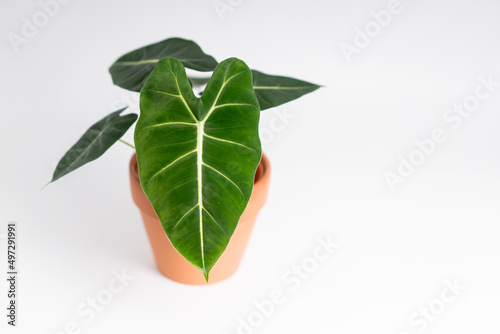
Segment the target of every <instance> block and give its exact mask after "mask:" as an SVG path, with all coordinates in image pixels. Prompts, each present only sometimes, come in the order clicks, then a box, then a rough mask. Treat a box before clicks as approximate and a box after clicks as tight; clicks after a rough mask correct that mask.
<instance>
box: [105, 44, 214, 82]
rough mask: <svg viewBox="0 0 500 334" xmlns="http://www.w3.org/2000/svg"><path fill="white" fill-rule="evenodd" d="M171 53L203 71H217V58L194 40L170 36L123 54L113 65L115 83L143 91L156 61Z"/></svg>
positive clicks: (112, 75) (188, 66)
mask: <svg viewBox="0 0 500 334" xmlns="http://www.w3.org/2000/svg"><path fill="white" fill-rule="evenodd" d="M166 57H170V58H175V59H178V60H180V61H181V62H182V63H183V64H184V66H185V67H187V68H190V69H193V70H196V71H202V72H209V71H213V70H214V69H215V67H216V66H217V61H216V60H215V59H214V58H213V57H212V56H209V55H207V54H205V53H204V52H203V51H202V50H201V48H200V47H199V46H198V45H197V44H196V43H195V42H193V41H189V40H185V39H181V38H169V39H166V40H164V41H161V42H159V43H155V44H151V45H148V46H145V47H142V48H140V49H137V50H135V51H132V52H130V53H127V54H126V55H124V56H122V57H120V58H119V59H118V60H117V61H116V62H115V63H114V64H113V65H112V66H111V67H110V69H109V73H110V74H111V77H112V78H113V83H114V84H115V85H117V86H119V87H122V88H125V89H128V90H131V91H134V92H139V91H140V90H141V88H142V86H143V85H144V83H145V82H146V80H147V79H148V77H149V75H150V74H151V72H152V71H153V69H154V67H155V65H156V63H157V62H158V61H159V60H160V59H163V58H166Z"/></svg>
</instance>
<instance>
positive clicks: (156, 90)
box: [135, 58, 262, 280]
mask: <svg viewBox="0 0 500 334" xmlns="http://www.w3.org/2000/svg"><path fill="white" fill-rule="evenodd" d="M140 106H141V115H140V118H139V121H138V123H137V126H136V130H135V143H136V150H137V161H138V165H139V175H140V180H141V184H142V187H143V189H144V192H145V193H146V195H147V196H148V198H149V200H150V202H151V204H152V205H153V207H154V209H155V211H156V213H157V215H158V217H159V218H160V221H161V224H162V226H163V229H164V230H165V232H166V234H167V236H168V238H169V239H170V241H171V243H172V245H173V246H174V247H175V248H176V249H177V251H179V253H180V254H181V255H182V256H184V258H186V259H187V260H188V261H189V262H190V263H192V264H193V265H194V266H196V267H197V268H199V269H200V270H201V271H202V272H203V274H204V275H205V278H206V279H207V280H208V273H209V271H210V269H211V268H212V267H213V266H214V264H215V263H216V261H217V260H218V258H219V257H220V255H221V254H222V253H223V251H224V249H225V248H226V246H227V244H228V242H229V239H230V237H231V235H232V234H233V232H234V229H235V228H236V226H237V224H238V221H239V219H240V217H241V215H242V213H243V211H244V209H245V207H246V205H247V204H248V201H249V199H250V196H251V193H252V189H253V182H254V176H255V171H256V169H257V166H258V164H259V162H260V159H261V155H262V152H261V144H260V140H259V134H258V124H259V116H260V110H259V104H258V101H257V98H256V96H255V93H254V90H253V87H252V74H251V71H250V69H249V68H248V67H247V66H246V64H245V63H244V62H242V61H241V60H239V59H236V58H230V59H227V60H225V61H223V62H221V63H220V64H219V65H218V66H217V68H216V69H215V71H214V73H213V75H212V77H211V79H210V80H209V82H208V84H207V86H206V88H205V91H204V93H203V95H202V97H201V98H197V97H196V96H195V95H194V93H193V91H192V88H191V85H190V83H189V81H188V78H187V76H186V72H185V69H184V66H183V65H182V63H181V62H180V61H178V60H176V59H172V58H166V59H162V60H160V61H159V62H158V64H157V65H156V67H155V69H154V70H153V72H152V74H151V76H150V77H149V79H148V80H147V82H146V83H145V85H144V87H143V89H142V91H141V98H140Z"/></svg>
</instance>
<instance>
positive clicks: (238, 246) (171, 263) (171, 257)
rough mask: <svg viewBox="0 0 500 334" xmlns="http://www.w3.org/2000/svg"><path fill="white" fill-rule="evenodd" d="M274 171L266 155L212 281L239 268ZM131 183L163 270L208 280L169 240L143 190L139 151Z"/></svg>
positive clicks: (188, 279)
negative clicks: (138, 161)
mask: <svg viewBox="0 0 500 334" xmlns="http://www.w3.org/2000/svg"><path fill="white" fill-rule="evenodd" d="M270 174H271V166H270V164H269V160H268V159H267V157H266V156H265V155H263V156H262V160H261V162H260V164H259V167H258V168H257V172H256V173H255V183H254V188H253V192H252V196H251V198H250V202H249V203H248V206H247V208H246V209H245V211H244V212H243V215H242V216H241V219H240V221H239V223H238V226H237V227H236V230H235V231H234V233H233V236H232V237H231V240H230V241H229V244H228V246H227V248H226V250H225V251H224V253H223V254H222V255H221V257H220V258H219V260H218V261H217V263H216V264H215V265H214V267H213V268H212V270H211V271H210V277H209V282H208V284H211V283H216V282H220V281H222V280H224V279H226V278H228V277H229V276H231V275H232V274H233V273H234V272H235V271H236V270H237V269H238V266H239V264H240V262H241V258H242V257H243V253H244V252H245V248H246V246H247V243H248V240H249V238H250V234H251V232H252V229H253V226H254V224H255V220H256V219H257V214H258V213H259V211H260V209H261V208H262V207H263V206H264V203H265V202H266V199H267V193H268V189H269V178H270ZM130 185H131V188H132V198H133V199H134V202H135V204H136V205H137V206H138V207H139V209H140V211H141V215H142V219H143V221H144V226H145V227H146V232H147V234H148V237H149V241H150V243H151V247H152V248H153V253H154V257H155V260H156V265H157V266H158V269H159V270H160V272H161V273H162V274H163V275H165V276H166V277H168V278H170V279H172V280H174V281H177V282H181V283H185V284H207V282H206V281H205V278H204V277H203V274H202V273H201V271H200V270H198V269H197V268H195V267H194V266H193V265H192V264H190V263H189V262H188V261H187V260H186V259H184V258H183V257H182V256H181V255H180V254H179V253H178V252H177V250H176V249H175V248H174V247H173V246H172V244H171V243H170V241H169V240H168V238H167V235H166V234H165V232H164V231H163V228H162V226H161V223H160V220H159V219H158V216H157V215H156V213H155V211H154V209H153V206H152V205H151V203H150V202H149V200H148V198H147V197H146V195H145V194H144V191H143V190H142V187H141V184H140V182H139V174H138V167H137V157H136V156H135V155H134V156H133V157H132V159H131V160H130Z"/></svg>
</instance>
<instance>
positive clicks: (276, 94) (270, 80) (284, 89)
mask: <svg viewBox="0 0 500 334" xmlns="http://www.w3.org/2000/svg"><path fill="white" fill-rule="evenodd" d="M252 76H253V86H254V90H255V95H257V99H258V100H259V105H260V110H265V109H269V108H273V107H277V106H279V105H281V104H284V103H287V102H290V101H292V100H295V99H298V98H299V97H301V96H303V95H305V94H308V93H311V92H313V91H315V90H316V89H318V88H320V87H321V86H319V85H315V84H313V83H310V82H307V81H302V80H298V79H293V78H288V77H281V76H276V75H268V74H264V73H262V72H259V71H256V70H252Z"/></svg>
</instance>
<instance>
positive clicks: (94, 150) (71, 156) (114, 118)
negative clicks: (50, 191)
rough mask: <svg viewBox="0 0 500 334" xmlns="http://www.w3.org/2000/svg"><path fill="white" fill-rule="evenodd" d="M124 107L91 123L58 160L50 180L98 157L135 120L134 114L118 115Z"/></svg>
mask: <svg viewBox="0 0 500 334" xmlns="http://www.w3.org/2000/svg"><path fill="white" fill-rule="evenodd" d="M125 109H127V108H123V109H120V110H117V111H115V112H113V113H111V114H109V115H108V116H106V117H104V118H103V119H101V120H100V121H99V122H97V123H95V124H94V125H92V126H91V127H90V128H89V129H88V130H87V132H85V134H84V135H83V136H82V137H81V138H80V139H79V140H78V141H77V142H76V144H75V145H73V147H71V148H70V149H69V150H68V152H66V154H65V155H64V156H63V157H62V159H61V160H60V161H59V163H58V164H57V167H56V170H55V171H54V175H53V176H52V180H51V181H50V182H54V181H56V180H58V179H60V178H61V177H63V176H64V175H66V174H68V173H71V172H72V171H74V170H75V169H78V168H80V167H82V166H83V165H85V164H87V163H89V162H91V161H93V160H95V159H97V158H99V157H100V156H101V155H103V154H104V152H106V151H107V150H108V149H109V148H110V147H111V146H112V145H113V144H114V143H116V142H117V141H118V140H119V139H120V138H121V137H122V136H123V135H124V134H125V132H127V130H128V129H129V128H130V127H131V126H132V124H134V122H135V121H136V120H137V115H136V114H128V115H124V116H120V113H121V112H122V111H124V110H125ZM50 182H49V183H50Z"/></svg>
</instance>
